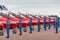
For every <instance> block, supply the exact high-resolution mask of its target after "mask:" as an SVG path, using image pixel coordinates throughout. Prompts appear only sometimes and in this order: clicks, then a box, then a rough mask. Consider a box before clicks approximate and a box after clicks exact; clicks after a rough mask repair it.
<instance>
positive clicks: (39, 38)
mask: <svg viewBox="0 0 60 40" xmlns="http://www.w3.org/2000/svg"><path fill="white" fill-rule="evenodd" d="M27 29H28V31H27V32H23V35H19V30H18V29H17V34H13V33H12V31H13V30H10V38H6V30H4V36H0V40H60V28H59V33H55V29H54V28H53V27H51V29H50V30H48V29H47V30H46V31H44V29H43V27H41V31H40V32H37V26H35V27H34V29H35V30H34V31H33V33H31V34H30V33H29V28H27Z"/></svg>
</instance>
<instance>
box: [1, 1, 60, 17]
mask: <svg viewBox="0 0 60 40" xmlns="http://www.w3.org/2000/svg"><path fill="white" fill-rule="evenodd" d="M0 5H5V6H6V7H7V8H8V9H9V10H10V11H12V12H18V11H20V12H23V13H26V12H29V13H35V14H38V13H40V14H42V15H58V16H60V15H59V14H60V0H0Z"/></svg>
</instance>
